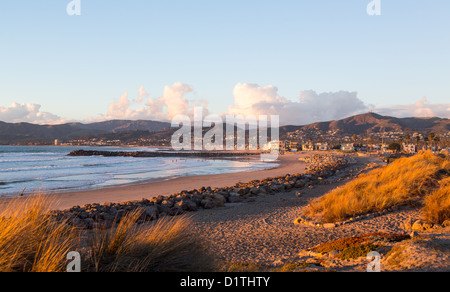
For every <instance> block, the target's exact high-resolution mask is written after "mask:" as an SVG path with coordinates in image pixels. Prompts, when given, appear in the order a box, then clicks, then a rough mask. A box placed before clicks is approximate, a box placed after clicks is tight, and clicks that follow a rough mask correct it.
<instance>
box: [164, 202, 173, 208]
mask: <svg viewBox="0 0 450 292" xmlns="http://www.w3.org/2000/svg"><path fill="white" fill-rule="evenodd" d="M161 207H163V208H172V207H173V201H172V200H164V201H162V202H161Z"/></svg>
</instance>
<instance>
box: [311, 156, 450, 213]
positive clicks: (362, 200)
mask: <svg viewBox="0 0 450 292" xmlns="http://www.w3.org/2000/svg"><path fill="white" fill-rule="evenodd" d="M449 174H450V161H449V159H448V158H446V157H440V156H436V155H434V154H433V153H431V152H424V153H420V154H418V155H415V156H413V157H410V158H402V159H398V160H396V161H395V162H394V163H392V164H391V165H389V166H386V167H382V168H379V169H376V170H373V171H371V172H369V173H367V174H365V175H362V176H361V177H359V178H357V179H355V180H353V181H352V182H350V183H348V184H346V185H345V186H343V187H341V188H337V189H335V190H333V191H331V192H330V193H328V194H326V195H325V196H323V197H322V198H319V199H318V200H316V201H314V202H312V203H311V204H310V205H309V206H308V209H307V211H306V212H305V215H306V216H309V217H313V218H316V219H317V220H320V221H322V222H335V221H342V220H345V219H348V218H349V217H354V216H357V215H360V214H366V213H371V212H376V211H381V210H384V209H386V208H389V207H392V206H396V205H402V204H407V203H410V202H413V201H417V200H418V199H421V198H423V197H424V196H426V195H428V194H430V193H431V192H433V191H434V190H435V189H436V188H437V187H438V186H439V180H440V179H442V178H444V177H445V176H448V175H449Z"/></svg>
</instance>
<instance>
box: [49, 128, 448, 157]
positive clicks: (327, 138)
mask: <svg viewBox="0 0 450 292" xmlns="http://www.w3.org/2000/svg"><path fill="white" fill-rule="evenodd" d="M280 138H281V139H280V140H279V141H278V140H277V141H272V142H269V143H268V144H266V145H263V146H262V147H257V146H254V147H256V148H257V150H269V149H274V148H277V149H278V150H279V151H280V152H281V153H284V152H302V151H303V152H310V151H331V150H340V151H344V152H361V153H367V154H378V155H384V154H385V155H390V154H396V153H404V154H415V153H418V152H419V151H421V150H423V151H427V150H431V151H433V152H440V151H450V132H443V133H439V134H436V133H434V132H430V133H428V134H426V133H412V134H409V133H403V132H384V133H371V134H370V135H364V136H363V135H351V136H350V135H339V133H336V132H328V133H322V132H321V131H319V130H317V131H313V132H311V131H308V132H304V131H301V130H297V131H294V132H288V133H286V134H284V135H282V136H281V137H280ZM282 138H284V139H282ZM204 143H205V144H204V146H205V148H206V146H207V145H208V144H207V143H208V142H207V141H204ZM54 145H55V146H86V147H102V146H120V147H170V138H169V137H166V138H164V139H160V140H158V141H155V140H154V139H151V138H147V139H145V138H138V139H132V140H124V139H114V140H108V139H102V138H80V139H74V140H69V141H61V140H59V139H55V141H54ZM245 147H246V149H247V150H248V149H250V148H251V146H250V145H249V144H248V143H247V144H246V146H245Z"/></svg>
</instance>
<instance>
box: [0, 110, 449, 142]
mask: <svg viewBox="0 0 450 292" xmlns="http://www.w3.org/2000/svg"><path fill="white" fill-rule="evenodd" d="M170 128H171V125H170V123H166V122H158V121H143V120H140V121H128V120H112V121H105V122H99V123H90V124H82V123H70V124H62V125H35V124H29V123H17V124H12V123H4V122H0V144H1V145H11V144H29V143H43V144H48V143H52V142H53V140H54V139H60V140H71V139H77V138H80V137H90V138H92V137H98V138H106V139H114V138H118V137H119V138H121V137H131V138H130V139H133V138H134V137H139V138H146V137H149V138H151V140H155V139H156V140H159V139H160V140H163V139H165V140H170V136H171V135H172V134H173V132H174V131H175V130H176V129H170ZM296 130H303V131H314V130H321V131H322V132H327V131H336V132H339V133H341V134H343V135H354V134H356V135H361V134H367V133H368V132H370V133H381V132H391V131H394V132H405V133H414V132H419V133H427V132H436V133H442V132H445V133H448V132H449V131H450V120H449V119H443V118H395V117H388V116H381V115H378V114H375V113H367V114H362V115H357V116H353V117H349V118H345V119H342V120H336V121H329V122H321V123H314V124H310V125H304V126H282V127H281V128H280V134H281V136H283V134H286V133H288V132H294V131H296Z"/></svg>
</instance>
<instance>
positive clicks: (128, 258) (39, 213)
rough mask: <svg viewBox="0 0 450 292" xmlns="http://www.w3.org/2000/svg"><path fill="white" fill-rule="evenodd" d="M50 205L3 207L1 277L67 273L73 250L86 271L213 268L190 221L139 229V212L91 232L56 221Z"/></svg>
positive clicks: (38, 199) (44, 201) (19, 202)
mask: <svg viewBox="0 0 450 292" xmlns="http://www.w3.org/2000/svg"><path fill="white" fill-rule="evenodd" d="M49 205H50V202H49V201H48V197H44V196H33V197H29V198H20V199H16V200H14V201H9V202H8V203H5V204H3V205H2V207H1V210H0V272H64V271H65V270H66V267H67V264H68V260H67V259H66V257H67V255H68V254H69V253H70V252H73V251H76V252H79V253H80V254H81V270H82V271H90V272H131V271H146V272H150V271H162V272H165V271H177V272H183V271H184V272H186V271H190V272H192V271H205V270H210V269H212V267H213V265H214V260H212V258H211V257H210V256H209V255H208V254H207V253H206V252H205V250H206V249H205V248H203V246H202V244H203V243H201V242H200V241H199V239H198V237H197V236H193V235H192V234H191V233H190V231H189V228H188V227H189V226H190V224H191V219H190V218H188V217H178V218H172V219H162V220H159V221H157V222H154V223H152V224H137V221H138V219H139V218H140V217H141V213H140V212H138V211H135V212H131V213H129V214H127V215H126V216H125V217H124V218H123V219H122V220H121V221H120V223H118V224H115V225H114V226H112V227H111V228H108V229H102V228H100V226H99V227H98V228H95V229H93V230H89V231H86V230H81V229H78V228H76V227H73V226H71V225H69V224H66V222H61V221H57V220H55V218H54V217H52V216H51V215H50V212H49V209H48V206H49Z"/></svg>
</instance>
